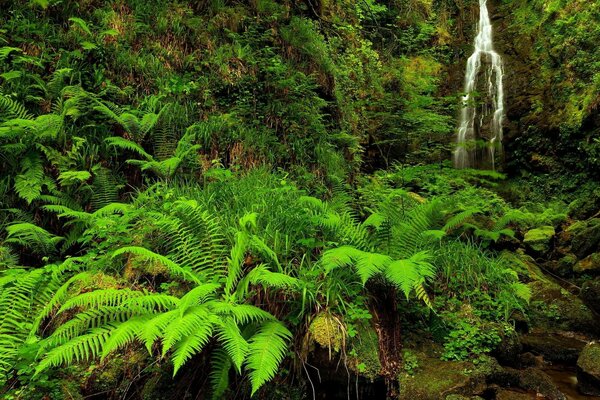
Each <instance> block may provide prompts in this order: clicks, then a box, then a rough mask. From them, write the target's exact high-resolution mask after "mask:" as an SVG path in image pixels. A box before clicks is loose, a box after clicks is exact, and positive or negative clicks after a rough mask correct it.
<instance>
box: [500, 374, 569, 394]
mask: <svg viewBox="0 0 600 400" xmlns="http://www.w3.org/2000/svg"><path fill="white" fill-rule="evenodd" d="M489 381H490V382H493V383H496V384H498V385H500V386H502V387H511V388H520V389H523V390H530V391H534V392H536V393H537V394H538V395H540V396H542V397H543V398H545V399H551V400H566V399H567V397H566V396H565V395H564V394H563V393H562V392H561V391H560V390H559V389H558V387H557V386H556V384H554V382H553V381H552V378H551V377H550V376H549V375H548V374H546V373H545V372H543V371H541V370H539V369H537V368H526V369H524V370H518V369H514V368H503V369H500V370H497V371H496V372H495V373H494V374H493V375H492V376H491V377H490V380H489Z"/></svg>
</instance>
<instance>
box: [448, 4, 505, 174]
mask: <svg viewBox="0 0 600 400" xmlns="http://www.w3.org/2000/svg"><path fill="white" fill-rule="evenodd" d="M503 75H504V74H503V71H502V58H501V57H500V55H499V54H498V53H496V52H495V51H494V47H493V41H492V23H491V21H490V16H489V13H488V9H487V0H479V24H478V26H477V36H476V37H475V51H474V52H473V54H472V55H471V57H469V60H468V61H467V69H466V73H465V87H464V93H465V94H464V96H463V97H462V110H461V114H460V124H459V128H458V138H457V147H456V150H455V151H454V156H453V159H454V166H455V167H457V168H470V167H475V166H476V162H477V161H484V162H485V159H486V158H488V157H489V162H488V166H491V168H492V169H495V159H496V155H497V152H500V151H502V120H503V118H504V88H503V83H502V79H503ZM478 84H479V86H480V88H478ZM478 89H480V91H478ZM481 140H483V141H484V142H485V143H486V145H485V146H484V147H485V148H486V150H485V151H483V152H481V151H480V150H479V149H478V148H480V147H481V146H480V145H479V144H477V141H481ZM477 154H481V156H480V157H477ZM478 158H481V159H483V160H479V159H478Z"/></svg>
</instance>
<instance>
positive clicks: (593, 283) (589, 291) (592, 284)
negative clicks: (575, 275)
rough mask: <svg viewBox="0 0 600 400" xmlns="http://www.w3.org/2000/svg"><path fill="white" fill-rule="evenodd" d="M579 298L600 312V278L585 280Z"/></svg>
mask: <svg viewBox="0 0 600 400" xmlns="http://www.w3.org/2000/svg"><path fill="white" fill-rule="evenodd" d="M579 298H580V299H581V300H583V302H584V303H585V304H587V305H588V307H590V308H591V309H593V310H594V311H596V312H597V313H599V314H600V278H596V279H594V280H589V281H585V282H584V283H583V285H581V291H580V292H579Z"/></svg>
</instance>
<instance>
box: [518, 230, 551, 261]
mask: <svg viewBox="0 0 600 400" xmlns="http://www.w3.org/2000/svg"><path fill="white" fill-rule="evenodd" d="M554 235H556V231H555V230H554V227H553V226H542V227H540V228H536V229H531V230H529V231H527V233H525V238H524V239H523V243H524V244H525V247H527V249H529V250H530V251H532V252H533V253H534V254H536V255H544V254H547V253H548V252H549V251H550V249H551V246H552V240H553V238H554Z"/></svg>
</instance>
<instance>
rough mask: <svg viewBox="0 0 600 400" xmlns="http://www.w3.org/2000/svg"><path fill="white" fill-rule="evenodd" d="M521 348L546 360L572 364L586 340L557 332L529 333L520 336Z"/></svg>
mask: <svg viewBox="0 0 600 400" xmlns="http://www.w3.org/2000/svg"><path fill="white" fill-rule="evenodd" d="M521 343H522V344H523V349H524V350H525V351H528V352H530V353H533V354H534V355H535V354H537V355H541V356H543V357H544V360H546V361H552V362H561V363H568V364H571V365H572V364H574V363H575V362H576V361H577V357H578V356H579V353H580V352H581V350H582V349H583V348H584V346H585V344H586V342H584V341H582V340H579V339H576V338H574V337H569V336H566V335H561V334H558V333H546V332H544V333H529V334H526V335H523V336H522V337H521Z"/></svg>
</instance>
